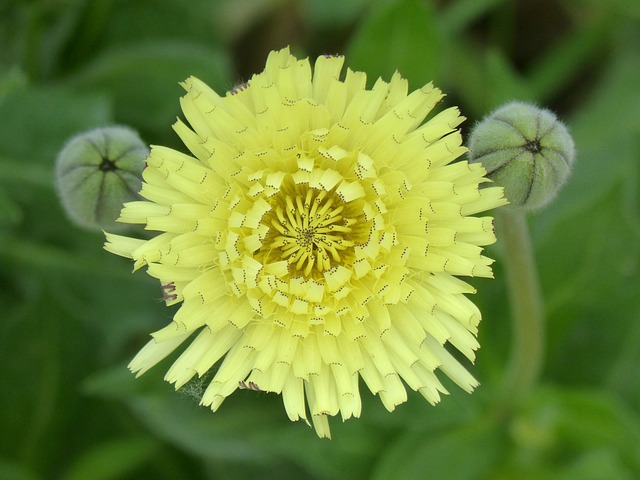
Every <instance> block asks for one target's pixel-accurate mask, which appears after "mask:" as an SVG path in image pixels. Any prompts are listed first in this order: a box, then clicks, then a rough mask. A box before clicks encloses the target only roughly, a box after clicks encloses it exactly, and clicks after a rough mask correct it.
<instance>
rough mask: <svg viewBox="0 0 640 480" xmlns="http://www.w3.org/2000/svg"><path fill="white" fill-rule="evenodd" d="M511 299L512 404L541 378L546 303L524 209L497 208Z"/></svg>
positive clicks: (508, 386)
mask: <svg viewBox="0 0 640 480" xmlns="http://www.w3.org/2000/svg"><path fill="white" fill-rule="evenodd" d="M496 220H497V233H498V236H499V237H500V241H501V242H500V243H501V245H502V248H503V249H504V268H505V273H506V277H507V284H508V289H509V298H510V300H511V313H512V318H513V342H512V346H511V357H510V359H509V363H508V365H507V369H506V374H505V379H504V384H503V393H504V395H505V398H506V399H508V402H509V403H511V404H517V403H519V402H520V401H522V400H524V399H526V398H527V396H528V395H529V394H530V392H531V390H532V389H533V387H534V386H535V384H536V382H537V381H538V377H539V375H540V371H541V370H542V362H543V357H544V307H543V302H542V294H541V292H540V282H539V280H538V272H537V269H536V263H535V259H534V255H533V248H532V245H531V238H530V236H529V228H528V225H527V219H526V217H525V214H524V213H520V212H508V211H507V212H502V211H500V212H496Z"/></svg>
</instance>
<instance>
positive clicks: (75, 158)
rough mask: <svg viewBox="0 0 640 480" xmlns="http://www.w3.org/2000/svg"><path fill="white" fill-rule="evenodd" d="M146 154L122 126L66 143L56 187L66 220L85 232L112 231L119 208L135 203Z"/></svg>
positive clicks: (140, 144)
mask: <svg viewBox="0 0 640 480" xmlns="http://www.w3.org/2000/svg"><path fill="white" fill-rule="evenodd" d="M148 153H149V150H148V148H147V146H146V145H145V144H144V143H143V142H142V140H141V139H140V137H139V136H138V134H137V133H136V132H134V131H133V130H131V129H130V128H127V127H119V126H115V127H103V128H97V129H95V130H90V131H88V132H85V133H81V134H79V135H76V136H75V137H73V138H71V140H69V141H68V142H67V144H66V145H65V146H64V147H63V148H62V150H61V151H60V153H59V154H58V158H57V160H56V187H57V189H58V193H59V195H60V199H61V202H62V205H63V206H64V209H65V210H66V212H67V214H68V216H69V218H70V219H71V220H73V221H74V222H75V223H77V224H78V225H80V226H82V227H85V228H89V229H98V230H99V229H114V228H115V229H117V228H118V224H116V223H115V220H116V218H118V216H119V214H120V210H121V209H122V204H123V203H124V202H130V201H132V200H137V199H138V198H139V197H138V191H139V190H140V187H141V180H140V176H141V173H142V169H143V168H144V161H145V158H146V156H147V155H148ZM120 229H122V226H120Z"/></svg>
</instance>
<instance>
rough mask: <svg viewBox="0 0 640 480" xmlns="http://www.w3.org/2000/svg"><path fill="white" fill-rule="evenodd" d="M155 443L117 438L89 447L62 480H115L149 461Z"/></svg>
mask: <svg viewBox="0 0 640 480" xmlns="http://www.w3.org/2000/svg"><path fill="white" fill-rule="evenodd" d="M159 446H160V445H159V443H158V442H157V441H155V440H153V439H151V438H149V437H134V438H121V439H117V440H111V441H109V442H104V443H100V444H98V445H95V446H92V447H91V448H90V449H89V450H88V451H86V452H84V453H83V454H82V455H81V456H80V457H79V458H78V459H77V460H75V462H74V463H73V465H72V466H71V468H70V469H69V471H68V472H67V473H66V474H65V475H64V476H63V477H62V479H63V480H86V479H89V478H90V479H91V480H116V479H119V478H123V476H125V475H127V474H128V473H130V472H133V471H135V470H136V469H137V468H139V467H141V466H142V465H144V464H145V463H147V462H149V461H151V459H152V458H153V456H154V455H155V454H156V453H157V451H158V448H159Z"/></svg>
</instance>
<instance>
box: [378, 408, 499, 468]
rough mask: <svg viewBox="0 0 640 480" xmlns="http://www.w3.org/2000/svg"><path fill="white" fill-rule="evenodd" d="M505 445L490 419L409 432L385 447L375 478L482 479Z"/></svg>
mask: <svg viewBox="0 0 640 480" xmlns="http://www.w3.org/2000/svg"><path fill="white" fill-rule="evenodd" d="M505 445H506V442H505V439H504V438H503V435H502V433H501V432H500V430H499V428H498V427H497V425H496V424H494V423H493V422H491V421H486V420H476V421H474V422H471V423H468V424H465V425H461V426H459V427H457V428H454V429H448V430H443V431H441V432H437V433H425V432H409V433H407V434H405V435H403V436H401V437H400V438H399V439H398V441H396V442H394V443H393V444H391V445H389V447H388V448H387V449H386V450H385V451H384V453H383V456H382V458H381V459H380V462H379V463H378V465H377V466H376V469H375V472H374V475H373V477H372V478H373V479H374V480H383V479H384V480H394V479H398V480H400V479H405V478H443V479H445V478H446V479H447V480H469V479H480V478H484V477H485V475H486V474H487V473H488V472H489V471H490V470H491V469H492V468H493V466H494V465H495V463H496V462H497V461H498V459H499V458H500V456H501V454H502V452H503V450H504V449H505Z"/></svg>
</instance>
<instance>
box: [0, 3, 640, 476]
mask: <svg viewBox="0 0 640 480" xmlns="http://www.w3.org/2000/svg"><path fill="white" fill-rule="evenodd" d="M639 5H640V4H638V2H636V1H634V0H612V1H608V2H600V1H597V0H584V1H577V0H545V1H542V2H516V1H508V0H449V1H445V0H441V1H435V0H433V1H426V0H376V1H371V2H366V1H364V0H343V1H341V2H338V1H333V0H332V1H330V2H325V1H323V0H289V1H285V0H269V1H258V0H251V1H243V2H235V1H233V0H209V1H207V0H196V1H192V0H178V1H170V0H159V1H156V2H151V1H147V0H135V1H128V2H127V1H122V0H120V1H119V0H68V1H62V0H57V1H44V0H34V1H30V2H24V1H19V0H8V1H7V2H4V3H3V4H2V6H0V45H2V48H1V49H0V118H2V119H3V121H2V127H1V128H0V247H1V248H0V283H1V285H2V289H0V309H1V311H2V312H3V315H2V318H1V320H0V373H1V375H2V377H3V379H4V383H3V388H2V391H1V392H0V412H2V413H1V414H0V431H1V432H2V435H0V477H1V478H11V479H25V480H26V479H39V478H62V479H67V480H72V479H74V480H75V479H81V478H92V479H104V480H111V479H133V478H136V479H146V478H154V479H170V478H185V477H188V478H201V479H230V480H234V479H249V478H278V479H281V478H310V479H347V478H349V479H354V478H363V479H364V478H374V479H393V478H422V477H427V476H428V477H429V478H435V479H439V478H446V479H486V478H491V479H499V480H502V479H504V480H506V479H534V478H535V479H537V478H546V479H557V480H569V479H594V480H596V479H609V478H616V479H631V478H638V477H640V454H639V453H638V452H640V376H638V375H637V367H638V366H639V365H640V314H639V312H640V303H639V302H640V300H639V298H640V297H638V292H639V291H640V270H639V268H640V193H639V191H638V189H639V187H640V174H639V171H638V168H639V165H640V89H639V88H638V85H640V50H638V49H637V45H638V44H640V6H639ZM286 44H291V46H292V49H293V51H294V52H296V54H299V55H300V54H309V55H311V56H315V55H317V54H320V53H335V52H346V53H347V54H348V56H347V64H348V65H349V66H350V67H351V68H353V69H362V70H365V71H367V72H369V74H370V77H369V78H370V80H371V79H373V78H375V77H377V76H378V75H383V76H385V77H387V78H388V77H389V76H390V75H391V74H392V73H393V71H394V70H396V69H398V70H399V71H401V72H402V73H403V74H404V75H405V76H407V77H408V78H409V81H410V85H411V86H412V87H418V86H420V85H421V84H423V83H425V82H427V81H430V80H433V81H434V82H435V83H436V84H437V85H438V86H439V87H441V88H442V89H443V90H444V91H445V92H447V93H448V95H449V96H448V97H447V99H446V101H445V104H446V105H447V106H451V105H459V106H460V107H461V110H462V112H463V113H465V115H467V116H468V117H469V118H470V120H469V121H468V122H467V123H466V124H465V125H466V127H465V131H467V130H468V129H469V126H470V125H472V124H473V122H474V121H477V120H479V119H480V118H481V117H482V116H483V115H485V114H486V113H488V112H489V111H491V110H492V109H494V108H495V107H497V106H498V105H499V104H501V103H502V102H504V101H506V100H511V99H519V100H530V101H533V102H537V103H539V104H541V105H544V106H549V107H550V108H551V109H552V110H555V111H556V112H557V113H558V114H559V116H560V118H563V119H564V120H565V121H566V122H567V124H568V126H569V128H570V130H571V131H572V134H573V135H574V139H575V142H576V146H577V151H578V156H577V161H576V166H575V169H574V173H573V177H572V179H571V180H570V182H569V184H568V186H567V187H566V189H565V190H564V191H563V192H562V193H561V194H560V197H559V199H558V201H557V202H556V203H554V204H553V205H552V206H551V207H550V208H548V209H547V210H544V211H542V212H540V213H538V214H536V215H534V216H533V217H532V218H531V222H530V223H531V230H532V232H533V235H534V241H535V245H536V254H537V258H538V263H539V270H540V276H541V282H542V287H543V293H544V297H545V306H546V316H547V320H548V329H547V342H548V344H547V347H548V348H547V352H546V366H545V374H544V378H543V381H542V386H541V387H540V388H539V389H538V390H537V391H536V393H535V394H534V395H533V396H532V397H531V398H530V399H529V401H528V402H527V403H526V404H525V405H523V406H522V408H521V410H519V411H518V412H516V414H515V415H514V414H509V415H507V414H505V411H504V410H503V406H502V404H501V403H500V402H499V401H497V398H498V397H497V396H496V391H497V390H498V385H499V381H500V378H501V375H502V371H503V368H504V364H505V360H506V357H507V353H508V350H509V341H510V335H509V328H510V318H509V305H508V299H507V298H506V296H505V285H504V281H503V279H502V275H501V273H502V272H501V266H500V255H501V253H500V247H499V246H495V247H492V250H491V252H490V253H491V254H492V255H493V256H494V257H497V258H498V262H497V263H496V271H495V274H496V280H494V281H491V282H489V281H479V282H475V283H477V284H478V286H479V293H478V294H477V295H476V298H475V300H476V301H477V302H478V303H479V304H480V307H481V310H482V311H483V315H484V320H483V323H482V324H481V327H480V343H481V345H482V349H481V351H480V353H479V357H478V360H477V362H476V366H474V367H473V371H474V374H475V375H476V376H477V377H478V378H479V379H480V380H481V381H482V384H483V385H482V386H481V387H480V389H479V391H478V392H476V393H475V394H474V395H472V396H468V395H466V394H465V393H463V392H461V391H458V390H456V389H455V388H452V389H451V392H452V394H451V395H450V397H448V398H445V399H444V400H443V402H442V404H441V405H438V406H436V407H431V406H429V405H428V404H426V402H424V401H423V400H422V399H421V398H418V397H417V396H416V397H415V398H414V397H412V398H410V401H409V402H408V403H407V404H405V405H402V406H400V407H399V408H398V409H397V411H396V412H394V413H392V414H389V413H387V412H386V411H384V410H383V409H382V407H380V406H379V405H378V402H375V401H370V400H372V399H365V401H364V405H363V416H362V418H361V419H359V420H350V421H349V422H346V423H345V424H337V422H334V423H335V425H333V424H332V429H333V436H334V439H333V440H331V441H321V440H319V439H317V438H316V436H315V434H313V432H312V431H311V430H310V429H307V428H306V427H305V426H304V425H303V424H301V423H296V424H292V423H290V422H289V421H288V419H287V418H286V417H285V415H284V413H283V409H282V407H281V406H280V405H277V403H278V402H279V399H278V397H276V396H275V395H269V394H265V393H256V392H249V391H247V392H241V393H240V395H237V398H232V399H229V400H228V401H227V402H228V404H227V403H225V405H224V406H223V407H222V408H221V410H220V411H219V412H218V413H216V414H215V415H214V414H211V412H209V411H208V410H205V409H200V408H199V407H198V406H197V402H195V401H194V400H193V398H192V397H193V396H194V395H195V394H197V392H198V390H199V389H200V388H201V386H200V385H198V384H197V383H196V384H189V385H188V386H187V389H186V390H185V392H184V393H185V394H184V395H180V394H176V393H174V392H172V391H171V387H170V386H168V385H167V384H165V383H164V382H162V380H161V378H160V377H159V376H158V375H159V374H157V373H154V372H150V373H149V374H147V375H145V377H143V378H141V379H139V380H134V379H133V378H132V377H131V376H130V374H129V373H128V372H127V370H126V368H125V364H126V362H127V361H128V359H130V358H131V357H132V355H133V354H134V352H135V351H136V350H137V349H138V348H139V347H140V346H142V345H143V344H144V343H145V342H146V335H147V333H148V332H149V331H151V330H154V329H156V328H158V327H159V326H162V325H164V324H165V323H166V321H167V319H168V318H169V317H170V313H171V312H169V311H167V309H166V308H165V307H163V306H162V305H161V303H160V301H159V299H160V298H161V292H160V291H159V289H158V288H157V285H156V284H155V283H154V282H153V281H152V280H151V279H149V278H148V277H146V276H144V275H142V274H139V275H130V266H129V264H128V262H126V261H124V260H122V261H120V260H119V259H117V258H115V257H113V256H110V255H108V254H107V253H106V252H104V251H103V250H102V242H103V239H102V237H101V235H100V234H97V233H91V232H85V231H82V230H79V229H78V228H77V227H74V226H72V225H71V224H70V223H69V222H68V220H67V219H66V218H65V216H64V213H63V211H62V208H61V207H60V206H59V203H58V199H57V198H56V194H55V191H54V188H53V181H52V175H53V165H54V159H55V156H56V153H57V152H58V150H59V149H60V148H61V147H62V145H63V144H64V142H65V141H66V140H67V139H68V138H69V137H70V136H72V135H73V134H75V133H77V132H79V131H83V130H87V129H89V128H92V127H95V126H100V125H107V124H113V123H118V124H126V125H130V126H131V127H133V128H135V129H137V130H138V131H139V132H140V133H141V135H142V136H143V138H144V139H145V141H146V142H147V143H150V144H165V145H172V146H178V141H177V138H176V136H175V135H174V134H173V133H172V131H171V128H170V126H171V124H172V123H173V121H174V119H175V117H176V116H177V115H179V103H178V97H179V96H180V95H181V94H182V93H181V89H180V87H179V85H178V82H180V81H182V80H183V79H185V78H186V77H187V76H189V75H196V76H199V77H201V78H202V79H204V80H206V81H207V82H208V83H209V84H211V85H212V86H213V87H214V88H215V89H216V90H218V91H219V92H223V91H226V90H228V89H230V88H231V87H232V86H233V85H234V84H235V83H237V82H238V81H241V80H242V79H246V78H248V77H249V76H250V75H251V73H252V72H256V71H259V70H260V69H261V66H262V63H263V61H264V59H265V58H266V53H267V52H268V51H269V50H271V49H275V48H279V47H282V46H284V45H286ZM160 370H162V369H158V371H160Z"/></svg>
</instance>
